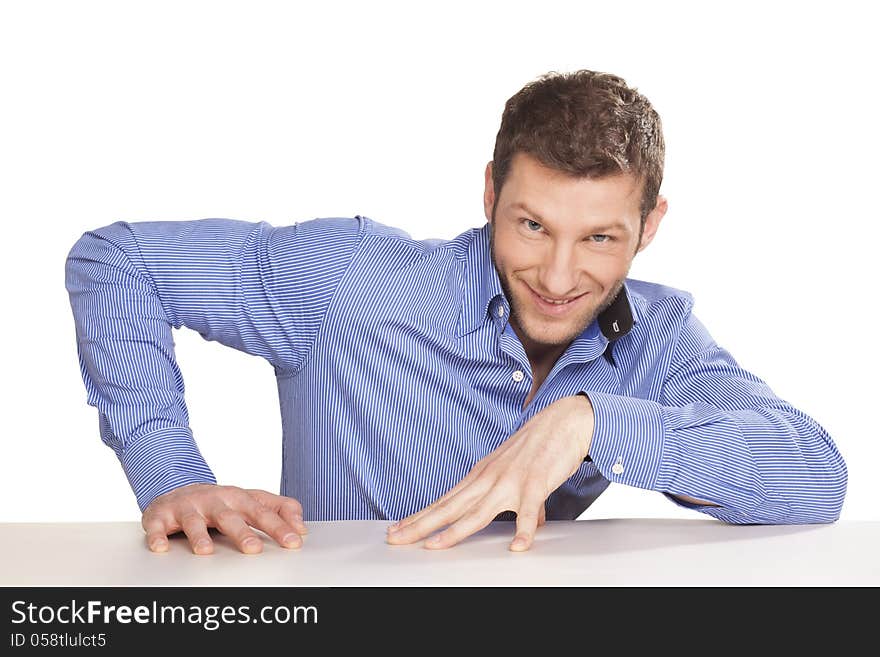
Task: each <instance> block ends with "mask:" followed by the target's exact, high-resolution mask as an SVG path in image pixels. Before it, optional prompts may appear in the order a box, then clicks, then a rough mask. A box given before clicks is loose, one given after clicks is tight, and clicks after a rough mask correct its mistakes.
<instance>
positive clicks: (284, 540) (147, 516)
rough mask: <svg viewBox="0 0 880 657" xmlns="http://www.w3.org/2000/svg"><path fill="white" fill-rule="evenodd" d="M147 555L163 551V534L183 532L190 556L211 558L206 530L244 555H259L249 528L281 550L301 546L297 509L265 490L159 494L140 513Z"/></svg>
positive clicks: (202, 487)
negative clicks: (212, 530) (223, 536)
mask: <svg viewBox="0 0 880 657" xmlns="http://www.w3.org/2000/svg"><path fill="white" fill-rule="evenodd" d="M141 524H142V525H143V527H144V530H145V531H146V532H147V545H149V546H150V550H152V551H153V552H166V551H167V550H168V536H170V535H171V534H174V533H176V532H179V531H183V532H184V533H185V534H186V536H187V537H188V538H189V542H190V545H191V546H192V551H193V553H195V554H211V553H212V552H213V551H214V543H213V541H212V540H211V537H210V535H209V534H208V528H209V527H215V528H216V529H217V530H219V531H220V532H222V533H223V534H226V535H227V536H229V537H230V538H231V539H232V540H234V541H235V543H236V545H238V549H239V550H241V551H242V552H245V553H247V554H255V553H258V552H262V551H263V541H262V540H261V539H260V537H259V536H257V534H256V533H255V532H254V531H253V530H252V529H251V527H256V528H257V529H259V530H260V531H263V532H265V533H266V534H268V535H269V536H271V537H272V538H274V539H275V540H276V541H278V544H279V545H281V546H282V547H287V548H298V547H302V538H301V537H300V535H301V534H305V533H306V532H307V531H308V530H307V529H306V526H305V524H304V523H303V516H302V505H301V504H300V503H299V502H297V501H296V500H295V499H293V498H291V497H283V496H281V495H274V494H273V493H270V492H268V491H265V490H258V489H244V488H238V487H237V486H218V485H216V484H188V485H186V486H181V487H180V488H175V489H174V490H172V491H169V492H167V493H165V494H164V495H160V496H159V497H157V498H156V499H154V500H153V501H152V502H150V505H149V506H148V507H147V508H146V509H145V510H144V515H143V518H142V520H141Z"/></svg>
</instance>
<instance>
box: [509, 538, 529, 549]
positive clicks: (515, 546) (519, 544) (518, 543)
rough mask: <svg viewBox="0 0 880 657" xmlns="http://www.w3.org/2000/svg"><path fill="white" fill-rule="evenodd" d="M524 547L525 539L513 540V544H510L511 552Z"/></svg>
mask: <svg viewBox="0 0 880 657" xmlns="http://www.w3.org/2000/svg"><path fill="white" fill-rule="evenodd" d="M525 546H526V539H524V538H515V539H513V543H511V544H510V549H511V550H520V549H522V548H524V547H525Z"/></svg>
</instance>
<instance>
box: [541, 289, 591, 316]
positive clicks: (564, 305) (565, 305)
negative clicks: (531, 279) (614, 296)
mask: <svg viewBox="0 0 880 657" xmlns="http://www.w3.org/2000/svg"><path fill="white" fill-rule="evenodd" d="M526 287H527V288H528V290H529V293H530V294H531V296H532V299H534V300H535V305H536V306H538V308H539V309H540V310H541V311H542V312H544V313H545V314H548V315H554V316H559V315H563V314H566V313H568V312H569V311H570V310H571V309H572V308H574V307H576V306H577V305H579V302H580V301H581V300H582V299H583V298H584V297H586V296H587V294H589V293H588V292H584V293H583V294H580V295H578V296H576V297H567V298H553V297H545V296H543V295H540V294H538V293H537V292H535V291H534V290H533V289H532V288H531V287H529V285H526Z"/></svg>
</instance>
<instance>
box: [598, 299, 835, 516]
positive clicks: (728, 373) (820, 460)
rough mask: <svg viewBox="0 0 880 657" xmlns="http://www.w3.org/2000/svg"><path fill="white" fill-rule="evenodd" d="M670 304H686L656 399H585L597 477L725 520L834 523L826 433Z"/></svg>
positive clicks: (688, 306)
mask: <svg viewBox="0 0 880 657" xmlns="http://www.w3.org/2000/svg"><path fill="white" fill-rule="evenodd" d="M668 301H669V302H670V303H672V304H685V305H684V307H682V308H681V309H680V310H677V311H676V312H678V313H679V315H680V316H681V317H682V318H683V319H682V323H681V327H682V328H681V330H680V332H679V334H678V335H677V337H676V343H675V346H674V349H673V352H672V358H671V361H670V366H669V370H668V374H667V375H666V377H665V379H664V381H663V385H662V389H661V391H660V399H659V402H654V401H649V400H644V399H635V398H630V397H622V396H618V395H610V394H606V393H596V392H587V394H588V395H589V397H590V400H591V402H592V404H593V409H594V413H595V431H594V435H593V441H592V445H591V450H590V456H591V457H592V459H593V461H594V463H596V465H597V467H598V468H599V470H600V472H601V473H602V475H603V476H604V477H606V478H607V479H608V480H609V481H612V482H615V483H622V484H628V485H632V486H637V487H640V488H645V489H650V490H656V491H660V492H662V493H663V494H664V495H666V497H667V498H669V499H670V500H671V501H673V502H674V503H676V504H678V505H680V506H683V507H686V508H692V509H695V510H698V511H701V512H703V513H706V514H708V515H711V516H713V517H715V518H718V519H720V520H724V521H726V522H732V523H743V524H752V523H755V524H764V523H768V524H771V523H790V524H796V523H821V522H833V521H834V520H837V519H838V518H839V517H840V510H841V507H842V505H843V499H844V496H845V493H846V483H847V470H846V464H845V462H844V460H843V457H842V456H841V455H840V453H839V452H838V450H837V448H836V446H835V445H834V442H833V441H832V439H831V437H830V436H829V435H828V433H827V432H826V431H825V430H824V429H823V428H822V427H821V426H819V424H818V423H817V422H816V421H815V420H813V419H812V418H810V417H808V416H807V415H806V414H804V413H803V412H802V411H800V410H798V409H796V408H794V407H793V406H792V405H790V404H789V403H787V402H786V401H784V400H782V399H780V398H779V397H777V396H776V395H775V394H774V393H773V392H772V390H771V389H770V388H769V386H768V385H767V384H766V383H764V381H762V380H761V379H759V378H758V377H756V376H755V375H753V374H751V373H750V372H748V371H746V370H744V369H743V368H741V367H740V366H739V365H738V364H737V363H736V361H735V360H734V359H733V357H732V356H731V355H730V354H729V353H728V352H727V351H725V350H724V349H722V348H721V347H719V346H718V345H717V344H716V343H715V341H714V340H713V339H712V338H711V336H710V335H709V333H708V331H707V330H706V328H705V327H704V326H703V324H702V323H701V322H699V320H697V318H696V317H695V316H694V315H693V314H692V312H691V307H692V301H690V302H685V300H683V299H670V300H668Z"/></svg>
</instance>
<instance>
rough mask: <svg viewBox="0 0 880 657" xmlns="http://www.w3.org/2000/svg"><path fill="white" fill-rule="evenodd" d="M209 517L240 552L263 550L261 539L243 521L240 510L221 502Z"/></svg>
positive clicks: (251, 552) (253, 552)
mask: <svg viewBox="0 0 880 657" xmlns="http://www.w3.org/2000/svg"><path fill="white" fill-rule="evenodd" d="M210 519H211V522H212V524H213V525H214V526H215V527H216V528H217V529H219V530H220V531H221V532H223V533H224V534H226V535H227V536H228V537H229V538H231V539H232V540H233V541H235V544H236V545H237V546H238V549H239V550H240V551H241V552H244V553H245V554H256V553H258V552H262V551H263V541H261V540H260V537H259V536H257V535H256V533H255V532H254V530H253V529H251V527H250V525H248V524H247V523H246V522H245V520H244V517H243V516H242V512H241V511H238V510H236V509H232V508H230V507H228V506H226V505H225V504H222V503H221V505H220V506H217V507H215V508H214V509H212V513H211V516H210Z"/></svg>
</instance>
